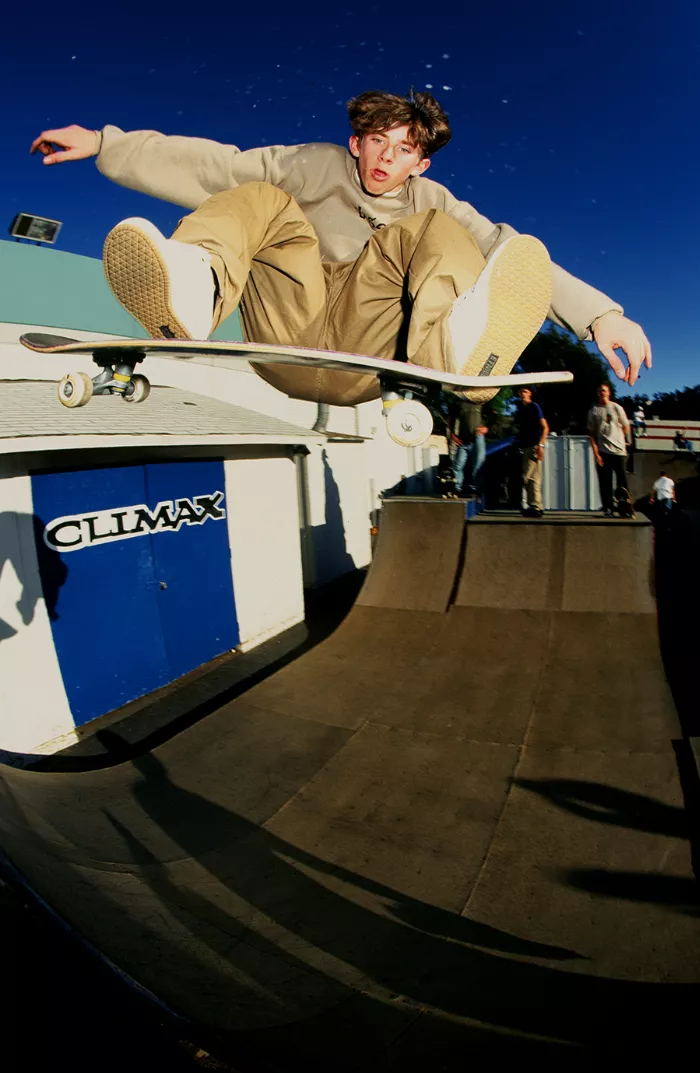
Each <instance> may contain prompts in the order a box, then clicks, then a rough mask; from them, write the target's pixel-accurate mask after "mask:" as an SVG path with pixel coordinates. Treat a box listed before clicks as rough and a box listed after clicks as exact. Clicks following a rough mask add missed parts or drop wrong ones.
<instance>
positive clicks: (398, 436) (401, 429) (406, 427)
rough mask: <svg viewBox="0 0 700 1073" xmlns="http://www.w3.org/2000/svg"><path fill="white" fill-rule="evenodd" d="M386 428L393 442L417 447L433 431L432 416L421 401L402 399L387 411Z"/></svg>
mask: <svg viewBox="0 0 700 1073" xmlns="http://www.w3.org/2000/svg"><path fill="white" fill-rule="evenodd" d="M386 430H387V432H388V433H389V435H390V436H391V438H392V440H393V441H394V443H399V444H401V446H402V447H419V446H420V445H421V443H425V441H426V440H427V438H428V436H429V435H430V434H431V432H432V431H433V417H432V414H431V413H430V410H429V409H428V407H427V406H424V405H423V403H422V402H417V401H416V400H415V399H402V401H401V402H396V403H394V405H393V406H392V407H391V409H390V410H389V412H388V413H387V417H386Z"/></svg>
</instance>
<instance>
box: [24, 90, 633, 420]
mask: <svg viewBox="0 0 700 1073" xmlns="http://www.w3.org/2000/svg"><path fill="white" fill-rule="evenodd" d="M348 114H349V118H350V126H351V129H352V136H351V137H350V141H349V150H350V151H349V152H348V151H347V150H346V149H344V148H342V147H341V146H338V145H332V144H329V143H311V144H306V145H292V146H270V147H266V148H261V149H250V150H247V151H245V152H241V151H240V150H239V149H238V148H237V147H236V146H233V145H222V144H219V143H218V142H214V141H209V140H206V139H200V138H186V137H179V136H165V135H163V134H159V133H157V132H155V131H131V132H127V133H125V132H123V131H121V130H120V129H119V128H117V127H114V126H106V127H105V128H104V130H102V131H91V130H86V129H85V128H83V127H79V126H70V127H65V128H63V129H61V130H48V131H43V132H42V133H41V134H40V135H39V137H38V138H36V139H35V141H34V142H33V144H32V147H31V151H32V152H36V151H38V152H39V153H41V154H42V155H43V158H44V163H45V164H57V163H61V162H64V161H71V160H82V159H85V158H87V157H90V156H96V157H97V167H98V169H99V170H100V171H101V172H102V174H104V175H106V176H107V177H108V178H110V179H112V180H113V181H114V182H117V183H119V184H121V185H123V186H127V187H129V188H131V189H134V190H139V191H142V192H144V193H147V194H150V195H152V196H153V197H159V198H162V199H164V200H166V201H171V202H174V203H175V204H178V205H182V206H184V207H186V208H189V209H193V210H194V211H193V212H192V213H191V214H190V215H189V216H186V217H185V218H184V219H183V220H181V221H180V224H179V226H178V227H177V229H176V231H175V232H174V235H173V236H172V238H170V239H167V238H165V236H163V235H162V234H161V233H160V232H159V231H158V229H157V228H156V227H155V226H154V225H153V224H152V223H150V222H149V221H148V220H144V219H140V218H133V219H128V220H124V221H122V223H120V224H118V225H117V226H116V227H115V228H113V230H112V231H110V233H109V234H108V236H107V239H106V241H105V247H104V266H105V272H106V275H107V279H108V282H109V284H110V286H111V288H112V290H113V292H114V294H115V295H116V297H117V298H118V300H119V301H120V302H121V303H122V305H124V306H125V308H126V309H127V310H128V311H129V312H130V313H131V314H132V315H133V316H134V317H135V318H136V319H137V320H138V321H139V322H140V323H141V324H142V325H143V326H144V328H145V329H146V331H147V332H148V333H149V334H150V335H151V336H153V337H168V336H174V337H177V338H192V339H206V338H207V337H208V336H209V334H210V333H211V332H212V331H213V330H214V328H216V327H217V326H218V325H219V324H220V323H221V321H223V320H224V319H225V318H226V317H227V316H228V315H229V314H230V313H232V312H233V310H234V309H236V308H239V310H240V316H241V322H242V326H243V331H244V334H245V337H246V339H247V340H248V341H254V342H260V343H273V344H274V343H280V344H295V345H298V346H312V347H321V348H324V349H328V350H344V351H350V352H353V351H354V352H357V353H362V354H366V355H370V356H372V357H379V358H394V359H398V360H408V361H411V362H414V363H416V364H418V365H423V366H425V367H428V368H433V369H438V370H446V371H449V372H458V373H463V374H467V375H489V374H492V373H493V374H503V373H509V372H510V371H511V369H512V367H513V365H514V364H515V362H516V361H517V359H518V357H519V356H520V354H521V353H522V350H523V349H524V348H525V346H526V345H527V343H528V342H529V341H530V340H531V339H532V338H533V336H534V335H535V334H536V333H537V331H538V330H539V328H540V327H541V325H542V322H543V321H544V319H545V318H546V317H549V319H550V320H553V321H554V322H556V323H557V324H560V325H564V326H565V327H567V328H570V329H571V330H572V331H574V332H575V333H576V335H577V336H578V337H579V338H580V339H593V340H595V342H596V343H597V345H598V348H599V350H600V351H601V353H602V354H603V355H604V356H605V357H606V358H607V360H608V361H609V362H610V365H611V366H612V368H613V369H614V371H615V373H616V374H617V375H618V376H619V377H620V379H624V380H627V382H628V383H629V384H630V385H632V384H634V382H635V380H636V378H637V375H638V372H639V369H640V366H641V365H642V364H646V365H648V366H650V365H651V349H650V346H649V342H648V340H647V338H646V336H645V335H644V332H643V331H642V329H641V328H640V326H639V325H638V324H635V323H634V322H633V321H630V320H628V319H627V318H626V317H624V316H623V313H622V308H621V307H620V306H619V305H617V304H616V303H615V302H614V301H612V299H610V298H608V297H606V295H604V294H602V293H601V292H599V291H596V290H595V289H594V288H592V287H590V286H588V285H587V284H586V283H583V282H582V281H581V280H578V279H576V278H575V277H573V276H571V275H569V274H568V273H567V272H565V271H564V270H563V269H562V268H559V267H558V266H557V265H552V264H551V262H550V261H549V257H548V255H547V251H546V250H545V248H544V246H543V245H542V243H541V242H539V240H537V239H536V238H533V237H532V236H529V235H518V234H517V233H516V232H515V231H514V230H513V229H512V228H511V227H509V226H508V225H507V224H497V225H494V224H493V223H492V222H491V221H490V220H487V219H486V217H484V216H481V215H480V214H479V213H478V212H477V211H476V210H475V209H474V208H473V207H472V206H471V205H469V204H467V202H463V201H457V200H456V199H455V198H454V197H453V196H452V194H451V193H450V192H449V191H448V190H447V189H446V188H445V187H444V186H441V185H440V184H438V183H435V182H432V181H431V180H430V179H427V178H425V172H426V171H427V169H428V168H429V166H430V161H431V157H432V155H433V154H434V153H435V152H437V151H438V150H439V149H440V148H441V147H442V146H444V145H445V144H446V143H447V142H448V141H449V139H450V137H451V131H450V128H449V124H448V119H447V116H446V115H445V113H444V111H443V110H442V108H441V107H440V105H439V104H438V102H437V101H436V100H435V99H434V98H433V97H432V96H431V95H430V94H428V93H416V94H411V95H410V96H409V97H407V98H404V97H399V96H395V95H393V94H390V93H381V92H373V91H371V92H368V93H363V94H361V95H360V96H359V97H356V98H354V99H353V100H352V101H350V103H349V105H348ZM617 347H619V348H621V349H622V350H623V351H624V353H625V354H626V356H627V361H628V364H627V365H626V366H625V364H624V363H623V361H622V360H621V358H620V357H619V356H618V355H617V354H616V353H615V348H617ZM257 371H258V372H259V373H260V375H261V376H263V377H264V378H265V379H266V380H268V381H269V382H270V383H272V384H274V386H275V387H278V388H279V389H280V390H282V391H284V392H286V393H287V394H289V395H292V396H293V397H296V398H306V399H312V400H313V401H318V402H327V403H335V404H338V405H354V404H356V403H359V402H364V401H366V400H368V399H371V398H375V397H377V395H378V393H379V389H378V386H377V382H376V378H375V377H372V376H365V375H363V374H355V373H347V372H336V371H331V370H318V371H317V370H315V369H305V368H298V367H296V368H294V367H290V366H276V365H267V366H262V367H260V368H258V370H257ZM495 393H496V389H478V390H475V391H473V392H469V393H468V394H469V397H470V398H471V399H472V400H473V401H475V402H483V401H486V400H487V399H489V398H491V397H492V396H493V395H494V394H495Z"/></svg>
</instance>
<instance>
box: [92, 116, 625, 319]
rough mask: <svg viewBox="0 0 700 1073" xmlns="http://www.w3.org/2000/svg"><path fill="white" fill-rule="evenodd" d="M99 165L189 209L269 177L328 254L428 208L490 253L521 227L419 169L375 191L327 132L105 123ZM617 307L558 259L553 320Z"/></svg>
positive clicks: (343, 257) (353, 254) (335, 256)
mask: <svg viewBox="0 0 700 1073" xmlns="http://www.w3.org/2000/svg"><path fill="white" fill-rule="evenodd" d="M97 167H98V168H99V170H100V171H101V172H102V174H103V175H106V176H107V178H108V179H112V181H113V182H115V183H119V184H120V185H121V186H127V187H129V188H130V189H132V190H139V191H141V193H144V194H150V195H151V196H152V197H157V198H161V199H162V200H164V201H171V202H173V203H174V204H176V205H182V206H183V207H184V208H187V209H196V208H197V207H198V206H199V205H201V204H202V202H203V201H205V200H206V199H207V198H208V197H211V195H212V194H217V193H219V192H220V191H222V190H230V189H231V188H232V187H235V186H239V185H240V184H241V183H246V182H253V181H263V182H268V183H272V184H273V185H274V186H279V187H280V188H281V189H282V190H284V191H285V192H286V193H288V194H291V195H292V197H294V198H295V199H296V201H297V202H298V204H299V206H300V207H301V209H302V211H303V212H304V215H305V216H306V217H307V219H308V220H309V221H310V223H311V224H312V226H313V228H314V230H315V231H316V234H317V235H318V238H319V242H320V246H321V254H322V256H323V259H324V260H326V261H354V260H356V258H357V257H358V256H359V254H360V252H361V250H362V248H363V247H364V245H365V244H366V242H367V240H368V239H369V237H370V236H371V235H372V233H373V231H374V230H376V229H377V227H378V226H382V225H385V224H390V223H393V221H394V220H399V219H401V218H402V217H403V216H409V215H411V214H412V213H415V212H422V211H423V210H424V209H441V210H442V211H443V212H446V213H447V215H448V216H451V217H452V219H453V220H456V221H457V222H458V223H459V224H461V225H462V227H464V228H466V230H467V231H470V232H471V234H472V235H473V236H474V238H475V239H476V241H477V243H478V244H479V248H480V249H481V252H482V253H483V254H484V256H485V257H488V256H489V254H490V253H491V252H492V251H493V250H494V249H496V247H497V246H498V245H499V244H500V243H501V242H503V241H505V239H506V238H508V237H509V236H511V235H514V234H516V232H515V231H514V230H513V228H512V227H510V226H509V225H508V224H493V223H492V222H491V221H490V220H487V218H486V217H485V216H481V215H480V214H479V213H478V212H477V211H476V209H475V208H473V207H472V206H471V205H469V204H468V203H467V202H466V201H457V199H456V198H455V197H453V196H452V194H451V193H450V192H449V190H447V189H446V188H445V187H444V186H441V185H440V183H436V182H433V181H432V180H431V179H426V178H424V177H423V176H421V177H419V178H415V179H409V180H408V182H406V183H405V184H404V186H403V187H401V188H400V190H399V191H398V192H396V191H392V192H391V193H390V194H381V195H379V196H377V197H372V196H371V195H369V194H367V193H365V191H364V190H363V188H362V186H361V185H360V182H359V179H358V176H357V168H356V162H355V158H354V157H353V156H352V155H351V154H350V152H349V151H348V150H347V149H344V148H342V147H341V146H339V145H332V144H330V143H327V142H311V143H309V144H306V145H271V146H267V147H265V148H261V149H248V150H246V151H245V152H241V150H240V149H238V148H237V147H236V146H235V145H222V144H220V143H219V142H214V141H210V140H208V139H206V138H186V137H181V136H178V135H175V136H168V135H164V134H159V133H158V132H157V131H153V130H135V131H128V132H124V131H122V130H120V129H119V128H118V127H114V126H107V127H105V128H104V131H103V136H102V146H101V149H100V152H99V154H98V157H97ZM612 309H618V310H620V311H622V307H621V306H619V305H618V304H617V303H616V302H613V301H612V299H610V298H608V297H607V296H606V295H604V294H602V293H601V292H600V291H597V290H595V289H594V288H593V287H590V286H589V285H588V284H587V283H584V282H583V281H582V280H580V279H577V278H576V277H575V276H572V275H570V274H569V273H568V272H566V271H565V270H564V269H563V268H560V267H559V265H553V292H552V306H551V309H550V311H549V314H548V316H549V319H550V320H553V321H554V322H555V323H557V324H560V325H562V326H563V327H566V328H569V329H571V331H573V332H574V333H575V334H576V335H577V336H578V337H579V339H590V338H591V334H590V331H589V328H590V325H591V324H592V322H593V321H594V320H595V319H596V318H597V317H600V316H602V315H603V314H604V313H608V312H609V311H610V310H612Z"/></svg>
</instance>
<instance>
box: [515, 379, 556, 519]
mask: <svg viewBox="0 0 700 1073" xmlns="http://www.w3.org/2000/svg"><path fill="white" fill-rule="evenodd" d="M518 395H519V397H520V402H519V404H518V408H517V410H516V411H515V416H514V419H513V422H514V425H515V430H516V436H517V441H518V448H519V449H520V451H521V452H522V456H523V466H522V478H523V484H524V486H525V497H526V500H527V507H526V508H525V509H524V510H523V512H522V513H523V515H524V517H526V518H541V517H542V515H543V513H544V511H543V510H542V462H543V460H544V445H545V443H546V442H547V436H548V435H549V425H548V424H547V421H546V419H545V416H544V414H543V413H542V409H541V407H540V406H539V405H538V404H537V403H536V402H534V401H533V398H532V389H531V388H529V387H521V388H520V389H519V391H518Z"/></svg>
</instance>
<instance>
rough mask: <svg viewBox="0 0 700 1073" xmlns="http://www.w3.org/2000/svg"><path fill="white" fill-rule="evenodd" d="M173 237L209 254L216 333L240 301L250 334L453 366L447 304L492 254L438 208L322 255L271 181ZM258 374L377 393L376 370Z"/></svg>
mask: <svg viewBox="0 0 700 1073" xmlns="http://www.w3.org/2000/svg"><path fill="white" fill-rule="evenodd" d="M173 238H176V239H177V240H178V241H179V242H188V243H194V244H196V245H199V246H202V247H204V248H205V249H206V250H208V251H209V253H210V254H211V255H212V268H213V269H214V273H215V275H216V278H217V281H218V285H219V297H218V299H217V302H216V306H215V310H214V321H213V325H212V331H213V330H214V328H216V327H217V326H218V325H219V324H220V323H221V322H222V321H223V320H225V319H226V317H228V316H229V314H230V313H232V312H233V311H234V310H235V309H236V308H237V307H239V308H240V315H241V321H242V325H243V332H244V335H245V338H246V340H248V341H249V342H256V343H283V344H284V343H286V344H290V345H295V346H307V347H320V348H322V349H324V350H344V351H347V352H350V353H357V354H366V355H369V356H371V357H376V358H390V359H394V358H408V360H409V361H412V362H415V363H416V364H417V365H423V366H425V367H427V368H430V369H438V370H449V371H455V370H454V355H453V351H452V342H451V339H450V333H449V329H448V326H447V317H448V314H449V311H450V307H451V305H452V302H453V301H454V299H455V298H456V297H457V296H458V295H459V294H461V293H462V292H463V291H465V290H467V289H468V288H469V287H471V286H473V284H474V283H475V281H476V279H477V277H478V276H479V274H480V273H481V271H482V269H483V267H484V264H485V263H486V262H485V260H484V257H483V255H482V253H481V251H480V250H479V248H478V246H477V244H476V242H475V240H474V239H473V238H472V236H471V235H470V234H469V232H467V231H465V230H464V228H463V227H461V226H460V225H459V224H458V223H456V222H455V221H454V220H451V219H450V218H449V216H447V215H446V214H445V213H443V212H440V211H439V210H437V209H430V210H428V211H426V212H419V213H416V214H415V215H412V216H407V217H405V218H404V219H402V220H398V221H397V222H396V223H393V224H390V225H389V226H387V227H385V228H383V229H382V230H380V231H377V232H375V234H373V235H372V236H371V238H370V240H369V242H368V243H367V245H366V246H365V247H364V249H363V250H362V253H361V254H360V256H359V257H358V258H357V260H356V261H350V262H341V263H338V262H331V263H328V262H323V261H322V260H321V253H320V250H319V243H318V239H317V237H316V232H315V231H314V229H313V227H312V226H311V224H310V223H309V222H308V220H307V219H306V217H305V216H304V214H303V212H302V211H301V209H300V208H299V206H298V205H297V203H296V201H295V200H294V198H292V197H290V196H289V194H285V193H284V192H283V191H282V190H280V189H278V188H277V187H276V186H272V185H271V184H270V183H262V182H252V183H244V184H243V185H242V186H239V187H236V188H235V189H233V190H226V191H224V192H223V193H220V194H214V196H213V197H210V198H208V200H207V201H205V202H204V203H203V204H202V205H201V206H200V207H199V208H198V209H197V210H196V211H195V212H193V213H192V214H191V215H190V216H186V217H185V218H184V219H183V220H181V221H180V224H179V226H178V228H177V230H176V231H175V233H174V235H173ZM256 371H257V372H258V373H259V374H260V376H262V377H263V378H264V379H265V380H267V381H268V382H269V383H271V384H272V385H273V386H274V387H276V388H278V389H279V390H280V391H283V392H285V393H286V394H290V395H293V396H294V397H295V398H304V399H310V400H311V401H313V402H326V403H332V404H336V405H340V406H351V405H355V404H356V403H360V402H366V401H367V400H369V399H376V398H378V396H379V385H378V383H377V379H376V377H374V376H367V375H364V374H358V373H346V372H336V371H334V370H328V369H318V370H317V369H307V368H303V367H300V366H289V365H261V366H257V367H256Z"/></svg>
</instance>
